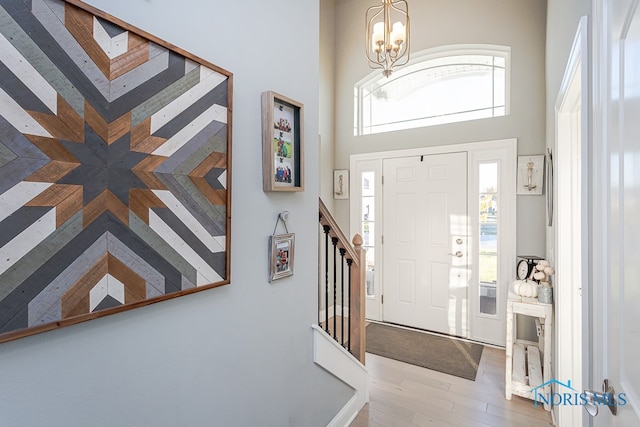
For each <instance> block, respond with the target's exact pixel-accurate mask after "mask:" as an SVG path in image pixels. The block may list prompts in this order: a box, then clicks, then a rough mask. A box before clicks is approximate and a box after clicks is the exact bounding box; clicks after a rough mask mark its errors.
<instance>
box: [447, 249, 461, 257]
mask: <svg viewBox="0 0 640 427" xmlns="http://www.w3.org/2000/svg"><path fill="white" fill-rule="evenodd" d="M449 255H451V256H455V257H458V258H462V255H463V253H462V251H457V252H456V253H455V254H452V253H451V252H449Z"/></svg>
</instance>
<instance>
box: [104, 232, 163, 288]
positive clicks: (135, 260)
mask: <svg viewBox="0 0 640 427" xmlns="http://www.w3.org/2000/svg"><path fill="white" fill-rule="evenodd" d="M107 246H108V249H109V253H110V254H111V255H113V256H114V257H116V258H117V259H119V260H120V261H121V262H122V263H123V264H125V265H126V266H127V267H128V268H130V269H131V270H132V271H133V272H134V273H136V274H137V275H138V276H140V277H142V278H143V279H144V280H145V281H146V282H147V294H148V293H149V288H150V287H151V288H154V289H155V292H156V293H157V295H164V294H165V283H164V276H163V275H162V274H161V273H159V272H158V271H157V270H156V269H155V268H153V267H152V266H151V265H150V264H149V263H148V262H146V261H145V260H144V259H143V258H142V257H141V256H140V255H138V254H137V253H135V252H134V251H132V250H131V249H130V248H129V247H127V246H126V245H124V244H123V243H122V242H121V241H120V240H118V239H117V238H116V237H115V236H114V235H113V234H111V233H107ZM147 297H149V295H147Z"/></svg>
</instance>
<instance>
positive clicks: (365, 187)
mask: <svg viewBox="0 0 640 427" xmlns="http://www.w3.org/2000/svg"><path fill="white" fill-rule="evenodd" d="M374 186H375V173H374V172H363V173H362V196H373V193H374Z"/></svg>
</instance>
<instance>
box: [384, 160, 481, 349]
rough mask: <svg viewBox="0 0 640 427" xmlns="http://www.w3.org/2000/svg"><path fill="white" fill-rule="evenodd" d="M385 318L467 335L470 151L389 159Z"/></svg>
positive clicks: (385, 205) (385, 236) (386, 167)
mask: <svg viewBox="0 0 640 427" xmlns="http://www.w3.org/2000/svg"><path fill="white" fill-rule="evenodd" d="M383 177H384V178H383V179H384V183H383V197H384V203H383V206H384V207H383V214H384V225H383V228H384V229H383V245H382V246H383V260H384V269H383V286H384V304H383V319H384V321H387V322H392V323H398V324H402V325H407V326H413V327H417V328H421V329H427V330H431V331H437V332H442V333H446V334H451V335H457V336H463V337H466V336H468V315H467V311H468V295H467V291H468V270H467V259H468V254H467V251H468V235H469V230H468V227H469V225H468V219H467V217H468V214H467V153H466V152H465V153H448V154H435V155H429V156H416V157H405V158H396V159H385V160H384V162H383Z"/></svg>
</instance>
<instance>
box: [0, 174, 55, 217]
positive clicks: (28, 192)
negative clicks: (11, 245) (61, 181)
mask: <svg viewBox="0 0 640 427" xmlns="http://www.w3.org/2000/svg"><path fill="white" fill-rule="evenodd" d="M52 185H53V184H52V183H49V182H27V181H22V182H19V183H17V184H16V185H14V186H13V187H11V188H10V189H8V190H7V191H5V192H4V193H2V194H0V221H3V220H4V219H5V218H7V217H8V216H9V215H11V214H12V213H14V212H15V211H17V210H18V209H20V208H21V207H22V206H24V205H25V204H26V203H27V202H29V201H30V200H31V199H33V198H34V197H36V196H37V195H38V194H40V193H42V192H43V191H44V190H46V189H47V188H49V187H51V186H52Z"/></svg>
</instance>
